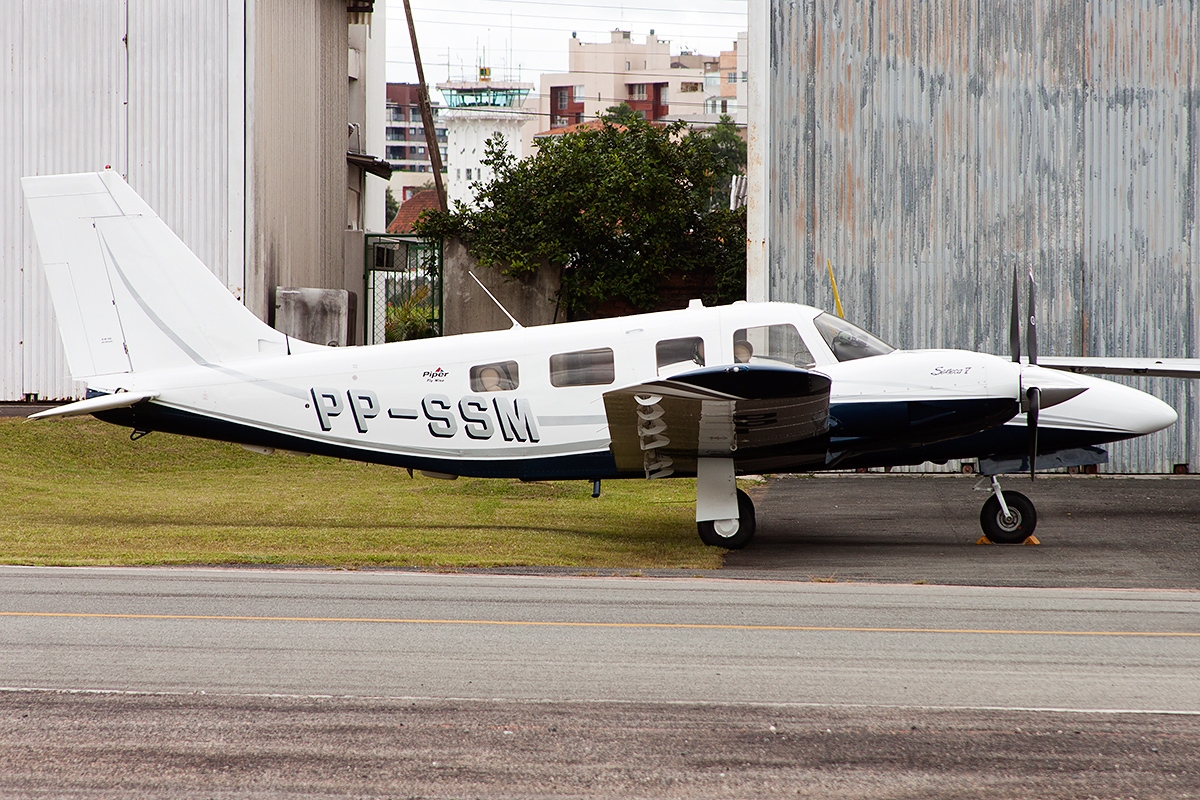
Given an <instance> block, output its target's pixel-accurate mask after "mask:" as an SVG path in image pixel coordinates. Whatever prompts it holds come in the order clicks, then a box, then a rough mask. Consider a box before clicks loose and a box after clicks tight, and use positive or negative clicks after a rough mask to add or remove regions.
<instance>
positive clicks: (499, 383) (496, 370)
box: [470, 361, 521, 392]
mask: <svg viewBox="0 0 1200 800" xmlns="http://www.w3.org/2000/svg"><path fill="white" fill-rule="evenodd" d="M470 377H471V391H472V392H510V391H512V390H513V389H515V388H517V387H518V386H519V385H520V384H521V378H520V374H519V373H518V372H517V362H515V361H500V362H498V363H495V364H480V365H479V366H477V367H471V373H470Z"/></svg>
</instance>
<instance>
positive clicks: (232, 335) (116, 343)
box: [21, 171, 287, 380]
mask: <svg viewBox="0 0 1200 800" xmlns="http://www.w3.org/2000/svg"><path fill="white" fill-rule="evenodd" d="M21 188H22V189H23V190H24V192H25V209H26V212H27V213H28V215H29V218H30V220H31V222H32V223H33V230H34V235H35V236H36V238H37V243H38V250H39V251H40V253H41V256H42V264H43V266H44V267H45V270H46V279H47V282H48V283H49V286H50V296H51V298H52V300H53V302H54V313H55V316H56V318H57V321H58V328H59V332H60V334H61V335H62V340H63V347H64V349H65V350H66V354H67V363H68V365H69V367H70V370H71V375H72V377H74V378H75V379H77V380H79V379H85V378H88V377H92V376H96V375H109V374H114V373H121V372H133V371H139V372H140V371H146V370H154V369H169V368H172V367H184V366H192V365H196V364H215V363H222V362H228V361H239V360H244V359H248V358H257V357H259V356H262V355H282V354H284V353H286V352H287V340H286V338H285V337H284V335H283V334H282V333H280V332H278V331H276V330H274V329H273V328H271V327H269V326H268V325H266V324H265V323H263V322H262V321H261V320H259V319H258V318H257V317H255V316H254V315H253V314H252V313H251V312H250V311H249V310H247V309H246V307H245V306H243V305H242V304H241V303H240V302H239V301H238V300H237V298H235V297H234V296H233V295H232V294H231V293H230V292H229V290H228V289H227V288H226V287H225V286H224V285H222V284H221V282H220V281H219V280H218V279H217V277H216V276H215V275H213V274H212V273H211V272H210V271H209V270H208V268H207V267H205V266H204V264H203V263H201V262H200V260H199V259H198V258H196V256H195V254H193V253H192V251H191V250H189V249H188V248H187V245H185V244H184V243H183V242H182V241H181V240H180V239H179V237H178V236H176V235H175V233H174V232H173V231H171V229H170V228H168V227H167V225H166V223H165V222H163V221H162V220H161V219H159V217H158V215H157V214H155V213H154V212H153V211H152V210H151V209H150V207H149V206H148V205H146V203H145V202H144V201H143V200H142V199H141V198H140V197H138V195H137V193H136V192H134V191H133V189H131V188H130V187H129V185H128V184H127V183H125V181H124V180H122V179H121V176H120V175H118V174H117V173H115V172H111V171H110V172H98V173H97V172H93V173H83V174H78V175H50V176H44V177H34V178H22V179H21Z"/></svg>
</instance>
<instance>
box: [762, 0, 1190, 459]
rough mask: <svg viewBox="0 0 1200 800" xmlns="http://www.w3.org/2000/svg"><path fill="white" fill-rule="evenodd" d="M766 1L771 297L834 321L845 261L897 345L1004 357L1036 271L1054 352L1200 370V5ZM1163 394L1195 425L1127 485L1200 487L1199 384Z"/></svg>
mask: <svg viewBox="0 0 1200 800" xmlns="http://www.w3.org/2000/svg"><path fill="white" fill-rule="evenodd" d="M762 2H763V3H764V4H765V5H766V8H763V7H762V6H759V7H758V8H752V10H751V15H750V17H751V37H752V41H751V51H752V57H753V54H754V52H755V50H756V48H760V47H761V48H765V50H766V52H765V53H764V55H763V58H762V60H761V61H760V63H763V64H764V66H765V67H766V69H762V70H759V74H758V75H752V81H753V80H759V81H762V82H763V84H764V85H762V86H759V87H758V96H759V97H760V98H761V101H760V102H759V103H758V105H757V107H756V108H753V109H752V110H751V117H752V121H751V151H752V152H751V191H752V192H755V191H757V192H760V193H761V195H760V200H759V202H758V203H757V204H755V203H751V209H750V213H751V215H752V217H753V215H755V214H758V215H760V218H759V219H757V220H756V219H751V221H750V229H751V240H752V241H751V250H750V256H751V262H752V266H751V272H750V275H751V287H750V290H751V293H752V294H754V293H755V292H758V293H759V294H760V295H765V296H769V297H770V298H771V299H777V300H793V301H797V302H805V303H811V304H813V305H818V306H824V307H829V306H831V305H832V295H831V291H830V287H829V280H828V277H827V273H826V261H827V259H828V260H829V261H830V262H831V263H832V264H833V267H834V271H835V273H836V275H837V280H838V284H839V289H840V291H841V296H842V301H843V303H844V305H845V307H846V314H847V316H848V317H849V318H851V319H853V320H855V321H857V322H860V323H861V324H863V325H865V326H866V327H868V328H871V329H873V330H875V331H876V332H878V333H879V334H880V335H882V336H883V337H884V338H885V339H888V340H890V341H892V342H893V343H895V344H896V345H898V346H901V347H962V348H969V349H979V350H985V351H990V352H995V353H1006V351H1007V348H1008V345H1007V334H1008V310H1009V304H1010V302H1011V298H1010V291H1011V289H1010V287H1011V279H1012V270H1013V268H1014V266H1015V267H1020V268H1021V269H1022V270H1025V269H1027V268H1029V267H1032V268H1033V270H1034V273H1035V275H1036V277H1037V281H1038V292H1039V297H1038V308H1037V313H1038V319H1039V342H1040V351H1041V352H1042V353H1043V354H1047V355H1049V354H1063V355H1067V354H1085V355H1110V356H1117V355H1122V356H1139V355H1158V356H1200V348H1198V347H1197V343H1198V341H1200V328H1198V326H1197V321H1196V315H1195V292H1196V290H1197V288H1198V287H1200V280H1198V279H1200V276H1198V275H1197V271H1198V270H1200V228H1198V224H1197V215H1196V195H1197V182H1198V179H1197V173H1198V170H1197V151H1198V150H1200V139H1198V134H1197V125H1198V120H1200V67H1198V66H1197V64H1198V50H1200V30H1198V28H1200V10H1198V9H1197V7H1196V4H1195V3H1194V2H1185V1H1184V0H1180V1H1179V2H1158V1H1157V0H1073V1H1072V2H1063V1H1062V0H1056V1H1053V2H1052V1H1051V0H1011V1H1007V2H1006V1H1003V0H930V1H929V2H919V1H918V0H897V2H879V1H878V0H876V2H871V1H870V0H862V1H861V2H853V1H851V0H843V1H842V2H833V1H832V0H807V1H801V2H788V1H787V0H762ZM755 90H756V88H755V87H754V86H752V87H751V92H752V94H753V93H755ZM756 159H761V166H760V168H759V169H758V173H757V175H758V178H757V185H756V179H755V174H756V173H755V163H756ZM756 234H757V235H759V236H760V237H761V239H760V240H759V241H760V242H761V244H762V248H761V252H762V253H763V254H764V256H763V258H762V259H761V261H763V262H765V263H760V264H758V265H755V263H754V262H755V236H756ZM756 282H758V283H760V284H761V285H757V286H756V285H755V284H756ZM1142 388H1147V389H1148V390H1150V391H1152V392H1153V393H1154V394H1156V395H1158V396H1159V397H1162V398H1163V399H1164V400H1166V401H1167V402H1169V403H1171V404H1172V405H1173V406H1174V407H1175V408H1176V409H1177V410H1178V411H1179V412H1180V415H1181V421H1180V423H1179V424H1178V425H1176V426H1175V427H1174V428H1173V429H1171V430H1169V431H1166V432H1163V433H1160V434H1157V435H1155V436H1151V437H1145V438H1143V439H1140V440H1137V441H1135V442H1131V443H1128V444H1118V445H1114V446H1113V447H1112V448H1111V450H1110V452H1111V455H1112V463H1111V464H1110V465H1109V467H1108V468H1109V469H1110V470H1112V471H1129V472H1158V471H1170V469H1171V467H1172V466H1173V465H1174V464H1176V463H1182V462H1188V463H1190V464H1191V465H1192V467H1193V469H1197V468H1200V435H1198V434H1200V431H1198V426H1200V419H1198V417H1200V405H1198V404H1197V399H1198V397H1200V394H1198V389H1197V387H1196V386H1195V385H1193V384H1187V383H1183V382H1175V381H1167V380H1156V381H1147V382H1144V383H1143V384H1142Z"/></svg>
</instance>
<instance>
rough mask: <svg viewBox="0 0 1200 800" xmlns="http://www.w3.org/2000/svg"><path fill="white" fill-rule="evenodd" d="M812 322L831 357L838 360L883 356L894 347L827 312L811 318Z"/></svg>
mask: <svg viewBox="0 0 1200 800" xmlns="http://www.w3.org/2000/svg"><path fill="white" fill-rule="evenodd" d="M813 324H814V325H816V326H817V330H818V331H820V333H821V338H823V339H824V340H825V343H826V344H828V345H829V349H830V350H832V351H833V357H834V358H836V359H837V360H838V361H853V360H854V359H856V358H870V357H871V356H883V355H887V354H888V353H890V352H892V351H893V350H895V349H896V348H894V347H892V346H891V345H890V344H888V343H887V342H885V341H883V340H882V339H880V338H878V337H876V336H872V335H871V334H869V333H867V332H866V331H864V330H863V329H862V328H860V327H858V326H857V325H851V324H850V323H849V322H846V320H844V319H840V318H838V317H833V316H830V315H829V314H821V315H819V316H818V317H817V318H816V319H814V320H813Z"/></svg>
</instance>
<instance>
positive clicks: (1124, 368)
mask: <svg viewBox="0 0 1200 800" xmlns="http://www.w3.org/2000/svg"><path fill="white" fill-rule="evenodd" d="M1038 366H1041V367H1049V368H1050V369H1061V370H1065V371H1067V372H1074V373H1077V374H1079V375H1144V376H1147V377H1150V378H1200V358H1103V357H1095V356H1080V357H1078V358H1073V357H1071V356H1048V357H1042V358H1041V359H1039V360H1038Z"/></svg>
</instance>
